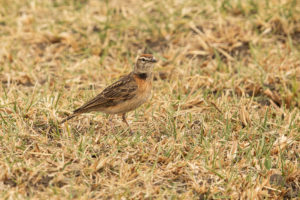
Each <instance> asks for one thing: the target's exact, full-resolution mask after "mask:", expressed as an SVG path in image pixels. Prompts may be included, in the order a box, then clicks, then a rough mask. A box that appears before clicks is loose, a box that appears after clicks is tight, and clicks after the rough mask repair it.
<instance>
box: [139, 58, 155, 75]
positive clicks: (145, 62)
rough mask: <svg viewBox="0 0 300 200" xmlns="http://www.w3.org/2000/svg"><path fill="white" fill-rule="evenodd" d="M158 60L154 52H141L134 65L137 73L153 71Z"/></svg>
mask: <svg viewBox="0 0 300 200" xmlns="http://www.w3.org/2000/svg"><path fill="white" fill-rule="evenodd" d="M156 62H157V60H156V59H155V58H154V56H153V55H152V54H141V55H140V56H139V57H138V59H137V61H136V64H135V66H134V72H135V73H149V72H150V73H151V72H152V69H153V66H154V64H155V63H156Z"/></svg>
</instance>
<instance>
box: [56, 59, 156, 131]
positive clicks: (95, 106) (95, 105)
mask: <svg viewBox="0 0 300 200" xmlns="http://www.w3.org/2000/svg"><path fill="white" fill-rule="evenodd" d="M156 62H157V60H156V59H155V58H154V56H153V55H151V54H142V55H140V56H139V57H138V58H137V60H136V63H135V66H134V69H133V71H132V72H131V73H129V74H128V75H126V76H123V77H122V78H121V79H119V80H118V81H116V82H115V83H113V84H112V85H110V86H108V87H107V88H105V89H104V90H103V91H102V92H101V93H100V94H98V95H97V96H96V97H94V98H93V99H91V100H89V101H88V102H86V103H85V104H83V105H82V106H81V107H79V108H77V109H76V110H74V111H73V114H71V115H69V116H68V117H67V118H66V119H64V120H62V121H61V122H60V123H61V124H62V123H64V122H66V121H68V120H70V119H72V118H74V117H76V116H78V115H80V114H82V113H88V112H92V111H97V112H103V113H106V114H118V115H121V116H122V119H123V122H125V123H126V125H127V126H128V128H129V129H130V126H129V124H128V122H127V120H126V113H127V112H129V111H132V110H135V109H136V108H138V107H139V106H141V105H142V104H143V103H145V102H146V101H147V100H148V99H149V97H150V96H151V90H152V79H153V77H152V71H153V67H154V65H155V63H156Z"/></svg>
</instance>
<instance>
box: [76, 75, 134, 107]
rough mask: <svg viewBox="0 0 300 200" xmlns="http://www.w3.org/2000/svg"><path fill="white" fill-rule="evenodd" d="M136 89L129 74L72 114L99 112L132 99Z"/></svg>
mask: <svg viewBox="0 0 300 200" xmlns="http://www.w3.org/2000/svg"><path fill="white" fill-rule="evenodd" d="M137 88H138V86H137V83H136V82H135V80H134V78H133V75H132V73H130V74H129V75H127V76H125V77H122V78H121V79H120V80H118V81H116V82H115V83H113V84H112V85H110V86H108V87H107V88H105V89H104V90H103V91H102V92H101V93H100V94H98V95H97V96H96V97H94V98H93V99H91V100H90V101H88V102H87V103H85V104H84V105H82V106H81V107H80V108H78V109H76V110H74V113H83V112H90V111H94V110H99V109H101V107H110V106H114V105H117V104H118V103H120V102H123V101H126V100H129V99H132V98H133V97H134V96H135V95H136V92H137Z"/></svg>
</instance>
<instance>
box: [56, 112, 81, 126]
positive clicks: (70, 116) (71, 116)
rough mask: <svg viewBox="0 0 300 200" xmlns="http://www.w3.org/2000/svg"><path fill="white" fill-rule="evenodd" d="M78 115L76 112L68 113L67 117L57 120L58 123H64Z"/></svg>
mask: <svg viewBox="0 0 300 200" xmlns="http://www.w3.org/2000/svg"><path fill="white" fill-rule="evenodd" d="M77 115H78V113H73V114H71V115H69V116H68V117H66V118H65V119H63V120H62V121H61V122H59V123H60V124H63V123H65V122H66V121H68V120H70V119H72V118H73V117H76V116H77Z"/></svg>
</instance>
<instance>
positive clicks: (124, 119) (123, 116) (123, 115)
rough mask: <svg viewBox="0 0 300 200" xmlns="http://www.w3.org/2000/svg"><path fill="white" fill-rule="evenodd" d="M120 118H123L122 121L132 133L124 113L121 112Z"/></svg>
mask: <svg viewBox="0 0 300 200" xmlns="http://www.w3.org/2000/svg"><path fill="white" fill-rule="evenodd" d="M122 120H123V122H125V123H126V124H127V126H128V129H129V132H130V133H132V131H131V128H130V126H129V124H128V122H127V120H126V113H124V114H122Z"/></svg>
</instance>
